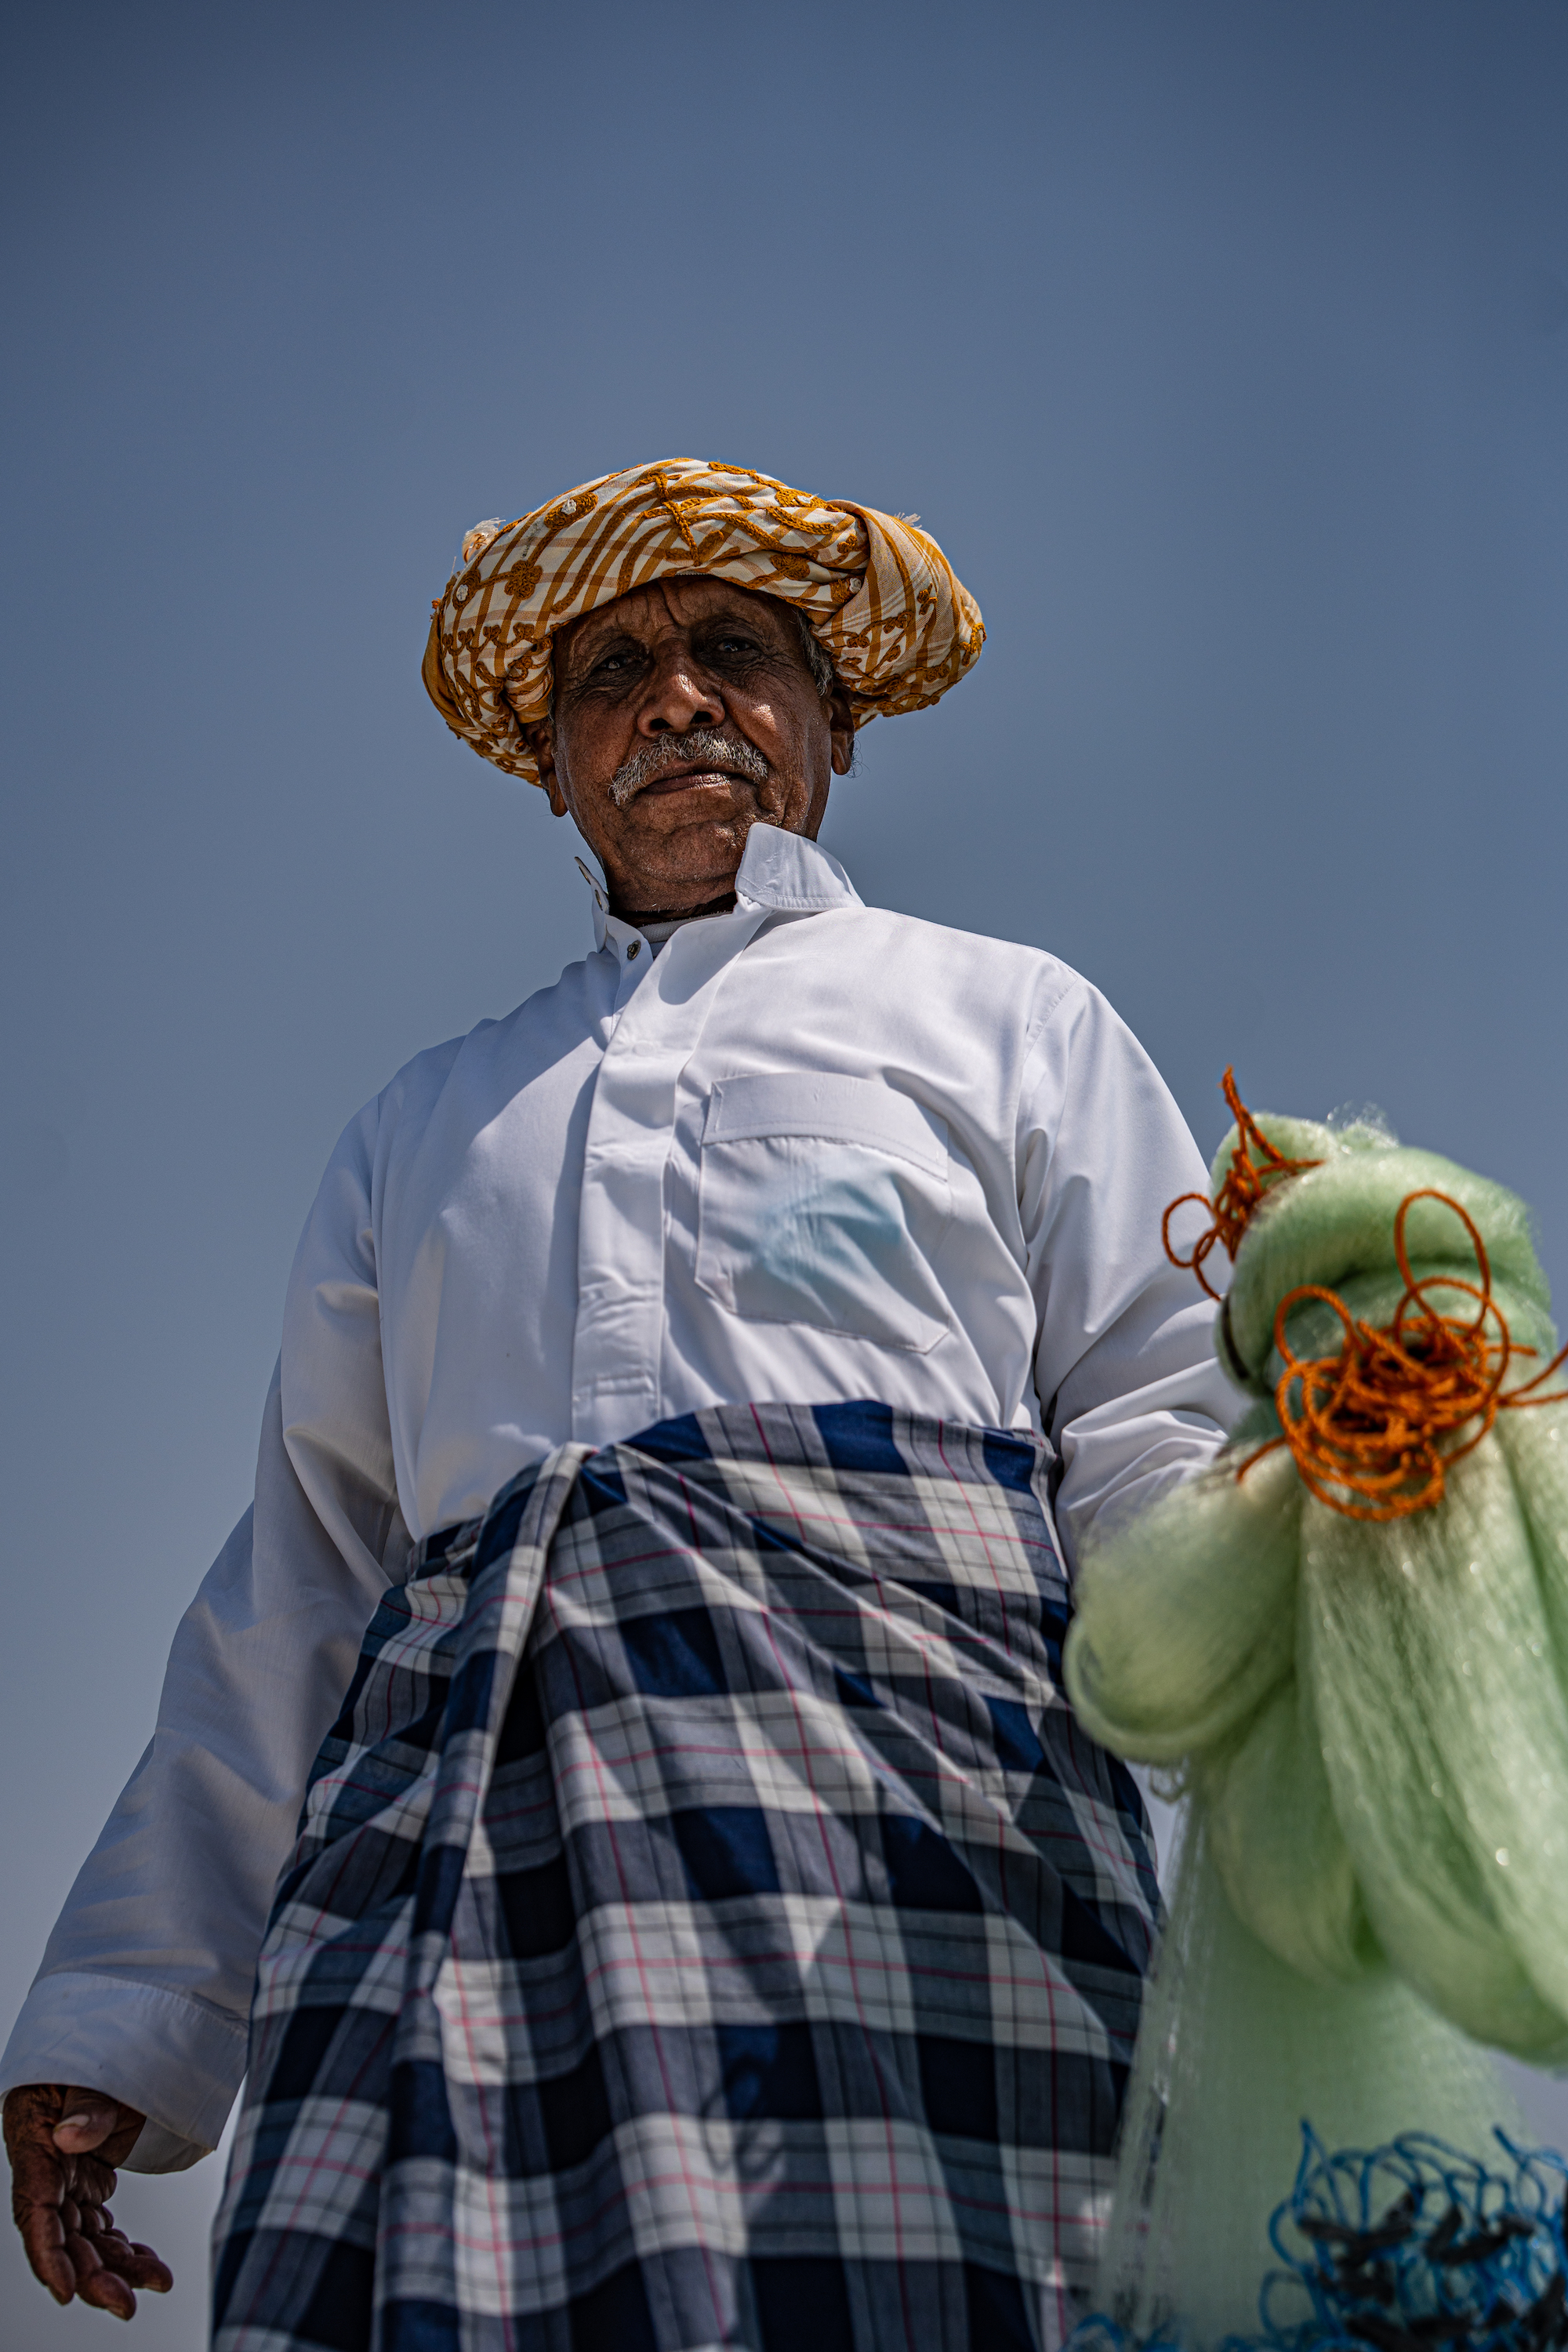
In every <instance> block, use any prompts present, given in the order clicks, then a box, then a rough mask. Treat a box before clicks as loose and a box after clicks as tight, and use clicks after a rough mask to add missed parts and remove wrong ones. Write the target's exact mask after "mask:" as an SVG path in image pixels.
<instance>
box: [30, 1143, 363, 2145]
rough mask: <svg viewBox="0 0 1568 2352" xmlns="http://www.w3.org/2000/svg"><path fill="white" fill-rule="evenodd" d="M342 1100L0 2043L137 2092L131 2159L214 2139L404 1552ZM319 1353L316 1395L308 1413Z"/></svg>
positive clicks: (51, 2072)
mask: <svg viewBox="0 0 1568 2352" xmlns="http://www.w3.org/2000/svg"><path fill="white" fill-rule="evenodd" d="M364 1124H365V1122H364V1121H363V1119H362V1120H361V1121H356V1122H355V1124H354V1126H353V1127H351V1129H350V1130H349V1132H348V1134H347V1135H346V1136H345V1137H344V1139H343V1142H342V1145H340V1147H339V1150H338V1151H337V1153H335V1154H334V1156H333V1160H332V1162H331V1166H330V1167H329V1169H328V1171H327V1178H326V1181H325V1182H324V1183H323V1185H322V1188H321V1194H320V1195H319V1197H318V1200H317V1202H316V1206H315V1208H314V1209H313V1211H312V1213H311V1217H310V1223H309V1224H308V1225H307V1227H306V1232H305V1237H304V1239H303V1241H302V1242H301V1244H300V1256H299V1258H298V1259H297V1261H296V1266H295V1274H294V1277H293V1279H292V1281H291V1283H290V1286H289V1304H288V1309H287V1312H286V1317H285V1347H284V1357H283V1361H282V1364H281V1366H280V1370H279V1374H278V1375H275V1376H274V1379H273V1381H272V1386H271V1390H270V1392H269V1394H268V1400H267V1406H266V1412H265V1414H264V1417H263V1422H262V1431H261V1443H260V1449H259V1454H258V1465H257V1479H256V1498H255V1502H254V1505H253V1506H252V1508H251V1509H250V1510H248V1511H247V1513H246V1514H245V1517H243V1518H242V1519H241V1520H240V1522H239V1525H238V1526H237V1528H235V1530H234V1533H233V1535H232V1536H231V1537H230V1538H229V1539H228V1541H227V1543H226V1545H225V1546H224V1548H223V1550H222V1551H221V1552H220V1553H219V1555H218V1558H217V1559H216V1561H215V1563H214V1565H213V1567H212V1569H211V1570H210V1571H209V1572H208V1574H207V1576H206V1577H205V1580H204V1581H203V1583H202V1585H201V1587H200V1589H199V1591H197V1593H196V1596H195V1600H194V1601H193V1602H192V1603H191V1606H190V1608H189V1609H188V1610H187V1612H185V1615H184V1618H183V1620H182V1621H181V1623H180V1626H179V1629H178V1632H177V1633H176V1634H175V1637H174V1647H173V1650H172V1653H171V1654H170V1659H169V1664H168V1670H167V1673H166V1675H165V1678H164V1683H163V1696H162V1699H161V1701H160V1705H159V1708H158V1717H157V1725H156V1727H155V1729H154V1731H153V1738H152V1740H151V1742H150V1744H149V1746H148V1748H147V1749H146V1752H145V1754H144V1755H143V1756H142V1759H141V1761H140V1763H139V1764H138V1765H137V1767H136V1769H135V1771H134V1772H133V1773H132V1776H131V1779H130V1780H129V1782H128V1783H127V1785H126V1787H125V1789H124V1790H123V1792H122V1793H121V1797H120V1799H119V1801H118V1802H117V1803H116V1805H115V1807H114V1810H113V1811H112V1812H111V1814H110V1818H109V1821H108V1822H107V1824H106V1826H105V1828H104V1831H103V1833H102V1835H101V1836H100V1839H99V1841H98V1843H97V1845H96V1846H95V1847H94V1849H93V1851H92V1853H91V1854H90V1855H89V1858H88V1861H87V1862H86V1864H84V1866H83V1868H82V1870H81V1872H80V1873H79V1876H78V1878H77V1881H76V1884H75V1885H74V1886H73V1887H72V1889H71V1892H70V1894H69V1895H68V1898H67V1901H66V1905H65V1908H64V1910H63V1911H62V1913H61V1915H60V1917H59V1920H58V1924H57V1926H56V1927H55V1930H54V1933H53V1934H52V1936H51V1937H50V1938H49V1941H48V1945H47V1949H46V1951H45V1954H44V1959H43V1964H42V1967H41V1968H40V1969H39V1972H38V1975H37V1979H36V1980H35V1982H34V1985H33V1988H32V1990H31V1991H30V1992H29V1994H28V1996H27V2000H26V2004H25V2006H24V2008H23V2010H22V2013H21V2015H20V2017H19V2018H18V2020H17V2021H16V2028H15V2031H14V2032H13V2033H12V2035H11V2039H10V2042H9V2044H8V2045H7V2048H6V2051H5V2058H4V2060H3V2061H0V2092H3V2091H5V2090H7V2089H9V2088H11V2087H12V2085H14V2084H17V2083H27V2082H73V2083H83V2084H90V2085H92V2086H93V2087H94V2088H97V2089H100V2090H103V2091H106V2092H109V2093H110V2094H111V2095H113V2096H115V2097H117V2098H121V2099H124V2100H126V2101H128V2102H129V2103H130V2104H131V2105H133V2106H137V2107H140V2108H142V2110H143V2112H144V2113H145V2114H146V2116H147V2117H148V2127H147V2129H146V2130H145V2131H143V2133H142V2137H141V2139H140V2140H139V2141H138V2143H137V2146H136V2148H135V2150H134V2151H133V2154H132V2159H131V2168H132V2170H142V2171H165V2170H175V2169H179V2168H181V2167H183V2166H184V2165H187V2164H190V2163H193V2162H194V2161H195V2159H196V2158H197V2157H199V2156H201V2155H203V2154H204V2153H205V2151H206V2150H207V2149H209V2148H210V2147H214V2146H216V2142H217V2139H218V2137H219V2135H220V2133H221V2131H222V2129H223V2125H224V2119H225V2117H226V2115H227V2112H228V2109H229V2106H230V2105H231V2104H232V2101H233V2098H234V2095H235V2092H236V2091H237V2087H238V2084H239V2081H240V2078H241V2076H242V2074H243V2073H244V2070H245V2053H246V2034H247V2018H248V2012H249V2006H250V1994H251V1985H252V1979H253V1977H254V1974H255V1969H256V1956H257V1952H258V1948H259V1945H260V1940H261V1936H262V1931H263V1928H264V1927H265V1925H266V1919H267V1913H268V1906H269V1904H270V1901H271V1895H272V1888H273V1884H274V1881H275V1879H276V1877H277V1874H278V1871H279V1866H280V1864H282V1862H283V1859H284V1857H285V1855H286V1854H287V1853H288V1852H289V1847H290V1845H291V1844H292V1843H293V1840H294V1836H295V1832H296V1829H297V1826H298V1821H299V1812H300V1801H301V1798H302V1794H303V1790H304V1787H305V1781H306V1779H307V1776H308V1774H309V1771H310V1762H311V1759H312V1758H313V1757H314V1755H315V1752H316V1749H317V1748H318V1747H319V1746H320V1744H321V1738H322V1736H323V1734H324V1733H325V1731H326V1730H327V1728H328V1727H329V1726H330V1724H331V1720H332V1717H333V1716H334V1714H335V1712H336V1709H337V1706H338V1704H339V1701H340V1700H341V1698H342V1693H343V1691H344V1690H345V1688H346V1687H347V1685H348V1683H349V1680H350V1677H351V1675H353V1666H354V1661H355V1658H356V1656H357V1654H358V1649H359V1643H360V1638H361V1635H362V1633H363V1630H364V1627H365V1625H366V1623H367V1622H368V1621H369V1619H370V1617H371V1616H372V1615H373V1613H374V1610H375V1607H376V1604H377V1601H379V1599H380V1597H381V1594H382V1592H383V1591H384V1589H385V1585H386V1582H387V1580H388V1574H389V1572H390V1573H391V1574H392V1575H400V1574H401V1573H402V1572H403V1563H404V1561H405V1558H406V1550H407V1540H408V1539H407V1534H406V1530H405V1528H404V1526H403V1522H402V1519H401V1517H400V1516H399V1514H398V1512H397V1508H396V1504H395V1496H394V1495H393V1492H392V1480H391V1475H390V1465H391V1446H390V1440H389V1438H388V1437H387V1436H386V1435H385V1426H386V1412H385V1399H384V1386H383V1382H382V1380H381V1373H380V1353H379V1333H378V1322H377V1307H376V1291H375V1284H374V1256H373V1254H372V1252H371V1250H370V1232H369V1207H368V1181H369V1173H368V1152H367V1140H368V1139H367V1138H366V1136H365V1134H364V1133H363V1128H364ZM334 1369H335V1372H336V1376H337V1377H336V1387H335V1392H336V1396H337V1411H336V1412H335V1414H334V1415H331V1416H326V1417H323V1416H322V1415H321V1412H319V1411H318V1410H317V1407H318V1405H319V1402H320V1393H321V1390H322V1388H323V1387H324V1386H330V1385H331V1384H332V1371H333V1370H334ZM296 1388H298V1389H299V1390H300V1391H301V1392H302V1396H301V1402H300V1404H296V1402H295V1398H294V1396H293V1394H292V1393H291V1392H292V1391H293V1390H295V1389H296ZM291 1408H292V1410H291ZM378 1420H379V1425H380V1432H381V1438H380V1444H379V1445H378V1444H377V1443H376V1432H377V1423H378ZM290 1422H292V1423H293V1424H294V1427H293V1429H292V1431H290V1429H289V1423H290ZM323 1422H324V1425H323ZM291 1437H292V1443H291V1442H290V1438H291Z"/></svg>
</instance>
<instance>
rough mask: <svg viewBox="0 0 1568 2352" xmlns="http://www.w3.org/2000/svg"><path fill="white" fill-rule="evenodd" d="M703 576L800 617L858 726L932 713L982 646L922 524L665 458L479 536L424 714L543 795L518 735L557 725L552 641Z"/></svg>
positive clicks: (448, 618) (473, 536) (958, 587)
mask: <svg viewBox="0 0 1568 2352" xmlns="http://www.w3.org/2000/svg"><path fill="white" fill-rule="evenodd" d="M673 572H713V573H714V574H716V576H717V577H719V578H720V579H722V580H732V581H734V582H735V583H736V585H737V586H738V587H742V588H757V589H762V590H764V591H765V592H766V593H767V594H768V595H770V596H777V597H780V598H781V599H783V601H784V602H785V603H786V604H793V605H795V607H796V608H797V610H798V611H800V612H802V613H804V614H805V617H806V619H807V621H808V622H809V623H810V625H811V627H812V629H813V631H814V632H815V633H816V635H817V636H818V637H819V638H820V639H821V641H822V643H823V645H824V646H826V648H827V651H828V653H829V654H830V655H831V656H832V659H833V667H834V668H835V669H836V670H837V673H838V677H839V681H840V683H841V684H842V686H843V687H844V688H845V690H846V692H847V695H848V697H849V703H850V708H851V710H852V711H853V713H854V718H855V724H856V725H857V727H863V726H864V725H865V724H866V721H867V720H868V719H875V718H876V717H877V716H878V715H879V713H880V712H883V711H888V712H892V711H898V710H921V709H924V708H925V706H926V705H927V704H928V703H931V702H935V701H936V700H937V698H938V697H939V696H941V695H943V694H945V693H946V692H947V689H948V688H949V687H950V686H956V684H957V683H958V680H959V679H960V678H961V677H963V673H964V671H965V670H966V669H968V668H969V667H971V665H972V664H973V661H974V660H975V658H976V656H978V654H979V652H980V648H981V646H983V645H984V642H985V631H984V628H983V627H982V625H981V620H980V608H979V606H978V605H977V604H975V602H974V599H973V596H971V595H970V593H969V592H968V590H967V589H966V588H964V587H963V585H962V583H960V582H959V581H958V580H957V579H956V578H955V577H954V575H953V571H952V565H951V564H950V563H949V562H948V560H947V558H946V556H944V555H943V553H942V550H941V548H940V547H938V545H937V543H936V541H934V540H933V539H928V538H927V536H926V534H925V532H924V531H923V530H916V529H915V527H914V524H913V522H912V521H909V520H904V519H903V518H902V517H900V516H899V515H886V514H879V513H878V511H877V509H876V508H875V507H858V506H853V505H850V504H849V503H847V501H846V500H844V499H817V498H813V497H812V495H811V494H810V492H809V491H806V490H791V489H786V488H785V487H784V483H783V482H775V481H773V480H771V479H770V478H769V477H768V476H767V475H766V474H753V473H752V472H750V471H749V470H748V469H747V468H746V467H744V466H721V465H716V464H712V465H710V464H708V463H706V462H705V461H704V460H703V459H701V458H700V457H671V458H669V459H668V460H666V462H665V463H663V464H662V465H657V466H629V467H626V470H625V472H624V473H619V474H605V475H604V476H603V477H602V478H601V479H600V480H598V481H596V482H587V483H584V487H583V488H581V489H580V490H569V491H568V492H567V494H566V496H565V497H564V498H560V499H552V501H551V503H550V505H549V506H547V507H541V508H540V509H538V510H537V512H536V513H533V514H529V515H523V516H522V517H521V520H518V521H516V522H505V523H503V522H486V523H480V524H479V525H477V526H476V528H475V529H474V530H471V531H469V533H468V537H467V539H466V540H465V541H463V562H462V565H461V567H460V568H459V569H458V571H457V572H454V573H453V574H452V577H451V578H450V580H448V581H447V588H446V593H445V594H444V595H441V596H438V597H437V600H436V604H435V608H434V618H433V620H432V622H431V625H430V642H429V645H428V646H426V653H425V684H426V688H427V690H428V692H429V695H430V698H431V700H432V701H433V702H434V703H435V705H436V707H437V709H438V710H439V711H440V713H441V716H442V717H443V719H445V720H446V721H447V726H448V727H450V728H451V729H452V730H453V732H454V733H455V734H458V735H460V736H461V737H462V738H463V740H464V741H465V742H466V743H468V744H471V745H472V747H473V749H474V750H475V751H478V752H479V756H480V757H481V759H485V760H489V761H493V762H494V764H495V765H496V766H497V767H498V768H504V769H505V770H506V772H507V773H508V774H509V775H511V776H526V777H527V778H528V779H529V781H530V782H532V783H537V782H539V771H538V769H537V768H536V767H535V765H534V763H533V758H532V755H531V752H530V751H529V749H528V746H527V744H526V743H525V742H524V740H523V736H522V730H523V728H524V727H525V726H528V725H531V724H533V723H534V722H535V721H537V720H539V719H544V718H547V717H548V716H549V712H550V699H551V694H552V688H553V685H554V665H553V662H552V653H551V638H552V635H553V633H554V631H555V630H557V629H559V628H563V627H564V626H565V625H566V623H567V622H568V621H575V620H576V619H577V618H578V617H579V616H580V615H581V614H584V613H591V612H593V611H594V610H595V607H596V606H598V605H600V604H613V603H614V601H615V599H616V597H617V596H624V595H625V594H626V593H627V591H628V590H629V589H632V588H641V587H643V586H645V585H646V583H647V582H648V581H650V580H659V579H665V578H668V576H669V575H670V574H671V573H673Z"/></svg>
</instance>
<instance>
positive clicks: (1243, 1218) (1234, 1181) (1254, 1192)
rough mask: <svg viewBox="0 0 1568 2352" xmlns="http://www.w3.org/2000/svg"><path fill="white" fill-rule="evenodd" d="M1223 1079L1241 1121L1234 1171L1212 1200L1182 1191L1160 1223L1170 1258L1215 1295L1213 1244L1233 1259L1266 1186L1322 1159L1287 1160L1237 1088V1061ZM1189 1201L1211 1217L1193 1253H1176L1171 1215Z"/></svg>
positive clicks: (1234, 1113)
mask: <svg viewBox="0 0 1568 2352" xmlns="http://www.w3.org/2000/svg"><path fill="white" fill-rule="evenodd" d="M1221 1084H1222V1086H1223V1087H1224V1088H1225V1098H1226V1102H1227V1103H1228V1104H1229V1105H1230V1111H1231V1117H1232V1118H1234V1119H1235V1121H1236V1125H1237V1140H1236V1150H1234V1151H1233V1152H1232V1153H1231V1155H1230V1172H1229V1174H1228V1175H1227V1176H1226V1180H1225V1182H1224V1183H1223V1184H1222V1185H1221V1186H1220V1188H1219V1191H1218V1192H1216V1193H1215V1196H1214V1199H1213V1200H1212V1201H1211V1200H1210V1199H1209V1196H1208V1194H1207V1193H1206V1192H1184V1193H1183V1194H1182V1195H1181V1197H1180V1199H1179V1200H1175V1201H1173V1202H1172V1203H1171V1205H1170V1207H1169V1208H1168V1209H1167V1210H1166V1212H1165V1214H1164V1217H1163V1221H1162V1223H1161V1226H1160V1237H1161V1239H1162V1241H1163V1243H1164V1244H1165V1255H1166V1256H1167V1257H1168V1258H1169V1259H1170V1261H1171V1264H1172V1265H1179V1266H1181V1267H1182V1268H1183V1269H1184V1271H1185V1272H1187V1273H1191V1274H1195V1275H1196V1276H1197V1278H1198V1280H1199V1281H1200V1282H1201V1283H1202V1284H1203V1286H1204V1288H1205V1290H1206V1291H1207V1292H1208V1295H1209V1297H1211V1298H1217V1297H1219V1296H1220V1294H1219V1292H1218V1291H1217V1290H1216V1289H1215V1286H1214V1285H1213V1283H1212V1282H1211V1281H1210V1280H1209V1278H1208V1276H1207V1275H1206V1274H1205V1272H1204V1265H1205V1261H1206V1259H1207V1258H1208V1255H1209V1253H1210V1252H1211V1250H1213V1249H1214V1248H1215V1245H1216V1244H1218V1243H1221V1242H1223V1243H1224V1244H1225V1251H1226V1256H1227V1257H1228V1258H1229V1259H1230V1260H1231V1262H1232V1264H1234V1263H1235V1260H1236V1253H1237V1247H1238V1246H1239V1244H1240V1241H1241V1236H1242V1234H1244V1233H1245V1232H1246V1231H1247V1220H1248V1219H1249V1218H1250V1217H1251V1215H1252V1213H1253V1211H1254V1210H1255V1209H1256V1208H1257V1206H1258V1202H1259V1201H1261V1200H1262V1198H1263V1195H1264V1193H1265V1192H1267V1191H1268V1187H1269V1186H1270V1185H1271V1184H1275V1183H1278V1181H1279V1179H1280V1177H1281V1176H1300V1174H1301V1173H1302V1171H1303V1170H1305V1169H1308V1168H1318V1167H1321V1164H1322V1163H1321V1160H1287V1159H1286V1157H1285V1154H1284V1153H1283V1152H1282V1151H1276V1150H1275V1149H1274V1146H1273V1145H1272V1144H1271V1143H1270V1142H1269V1140H1268V1137H1267V1136H1266V1135H1265V1134H1264V1132H1263V1130H1262V1129H1261V1128H1260V1127H1259V1126H1258V1121H1257V1120H1256V1119H1255V1118H1253V1116H1252V1113H1251V1112H1250V1111H1249V1110H1248V1109H1247V1105H1246V1104H1245V1103H1244V1102H1243V1101H1242V1099H1241V1097H1240V1095H1239V1094H1238V1093H1237V1088H1236V1071H1235V1068H1234V1066H1232V1067H1231V1068H1230V1069H1227V1070H1226V1074H1225V1076H1224V1078H1223V1079H1222V1080H1221ZM1255 1147H1256V1149H1257V1150H1258V1152H1260V1153H1261V1155H1262V1160H1263V1164H1262V1166H1261V1167H1259V1166H1258V1162H1257V1161H1256V1160H1254V1159H1253V1157H1252V1153H1253V1150H1254V1148H1255ZM1189 1201H1195V1202H1197V1204H1198V1206H1199V1208H1201V1209H1206V1210H1207V1211H1208V1213H1209V1215H1210V1218H1211V1219H1212V1223H1210V1224H1209V1226H1208V1228H1207V1230H1206V1231H1205V1232H1204V1233H1201V1234H1199V1235H1198V1238H1197V1240H1196V1241H1195V1242H1194V1244H1193V1246H1192V1251H1191V1253H1190V1255H1188V1256H1186V1257H1178V1255H1176V1252H1175V1250H1174V1249H1173V1247H1172V1245H1171V1219H1172V1218H1173V1216H1174V1215H1175V1213H1176V1211H1177V1210H1178V1209H1184V1208H1185V1207H1186V1204H1187V1202H1189Z"/></svg>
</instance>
